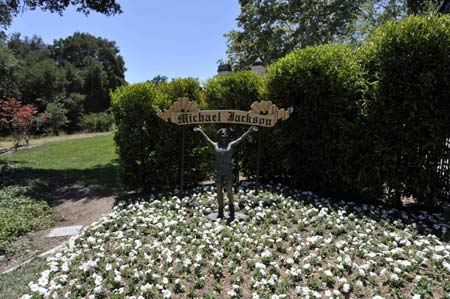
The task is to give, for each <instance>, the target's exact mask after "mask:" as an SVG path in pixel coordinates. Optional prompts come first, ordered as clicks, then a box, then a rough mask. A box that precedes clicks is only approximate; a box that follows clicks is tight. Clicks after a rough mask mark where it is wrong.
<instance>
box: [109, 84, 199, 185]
mask: <svg viewBox="0 0 450 299" xmlns="http://www.w3.org/2000/svg"><path fill="white" fill-rule="evenodd" d="M183 96H188V97H190V98H191V99H195V100H200V98H201V95H200V84H199V83H198V81H197V80H195V79H189V78H188V79H177V80H173V81H172V82H170V83H163V84H158V86H156V85H155V84H152V83H139V84H133V85H129V86H124V87H120V88H118V89H117V90H116V91H114V92H113V93H112V94H111V97H112V110H113V113H114V117H115V122H116V126H117V132H116V134H115V137H114V140H115V142H116V146H117V153H118V155H119V173H120V178H121V182H122V184H123V185H124V187H125V188H128V189H143V190H144V191H149V190H152V189H161V188H164V187H174V186H178V185H179V182H180V181H179V180H180V161H181V133H182V130H183V128H182V127H178V126H176V125H174V124H171V123H166V122H164V121H163V120H161V119H160V118H158V117H157V115H156V113H155V111H154V109H153V106H157V107H159V108H161V109H163V108H168V107H169V106H170V105H171V104H172V102H173V101H174V100H176V98H178V97H183ZM185 134H186V144H185V168H184V169H185V183H186V184H194V183H197V182H198V181H199V180H201V179H204V178H205V176H206V174H205V172H204V170H203V169H205V168H204V167H202V162H203V161H205V159H204V158H202V155H203V154H204V152H205V151H204V150H202V147H201V146H199V145H198V142H197V141H198V139H197V138H195V137H197V136H195V137H194V132H192V130H191V128H189V127H188V128H185Z"/></svg>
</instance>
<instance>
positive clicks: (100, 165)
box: [0, 133, 118, 192]
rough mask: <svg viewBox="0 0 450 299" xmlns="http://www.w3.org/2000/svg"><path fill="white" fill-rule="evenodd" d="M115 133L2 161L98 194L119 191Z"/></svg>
mask: <svg viewBox="0 0 450 299" xmlns="http://www.w3.org/2000/svg"><path fill="white" fill-rule="evenodd" d="M115 158H116V154H115V146H114V141H113V134H111V133H110V134H106V135H105V134H102V135H99V136H96V137H92V138H85V139H77V140H66V141H61V142H56V143H50V144H45V145H42V146H39V147H36V148H32V149H29V150H23V151H18V152H15V153H11V154H6V155H2V156H0V161H2V160H3V161H4V162H8V163H10V164H12V165H14V167H16V168H18V170H17V171H18V172H20V170H22V172H30V173H32V174H33V175H35V176H40V177H61V178H65V179H67V180H68V181H70V182H72V183H77V184H80V185H84V186H88V187H92V188H94V189H96V190H97V191H102V192H112V191H115V190H117V187H118V181H117V172H116V168H115V166H114V163H113V160H114V159H115Z"/></svg>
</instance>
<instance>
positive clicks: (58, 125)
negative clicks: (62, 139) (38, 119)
mask: <svg viewBox="0 0 450 299" xmlns="http://www.w3.org/2000/svg"><path fill="white" fill-rule="evenodd" d="M45 113H46V114H47V117H48V120H47V123H48V126H49V127H50V129H51V131H52V132H53V134H54V135H56V136H58V135H59V130H61V129H62V128H63V127H65V126H66V125H67V123H68V122H69V121H68V119H67V116H66V114H67V109H66V108H64V105H63V104H61V103H58V102H54V103H48V105H47V108H46V109H45Z"/></svg>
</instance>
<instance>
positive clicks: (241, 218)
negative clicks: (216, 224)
mask: <svg viewBox="0 0 450 299" xmlns="http://www.w3.org/2000/svg"><path fill="white" fill-rule="evenodd" d="M224 214H225V216H224V218H223V219H225V220H227V219H228V217H229V215H230V214H229V213H228V212H225V213H224ZM218 216H219V213H211V214H208V215H207V216H206V218H208V219H209V220H211V221H216V220H217V219H219V218H218ZM247 218H248V216H247V215H245V214H242V213H239V212H236V213H234V219H235V220H237V221H245V220H247Z"/></svg>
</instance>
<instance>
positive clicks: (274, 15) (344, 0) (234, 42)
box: [225, 0, 364, 69]
mask: <svg viewBox="0 0 450 299" xmlns="http://www.w3.org/2000/svg"><path fill="white" fill-rule="evenodd" d="M363 1H364V0H350V1H348V0H330V1H317V0H306V1H305V0H292V1H284V0H240V4H241V13H240V15H239V16H238V18H237V21H238V27H239V28H240V30H232V31H231V32H229V33H227V34H226V35H225V36H226V37H228V50H227V53H228V58H229V60H230V62H231V63H232V64H234V65H235V66H236V67H237V68H239V69H243V68H245V67H248V66H250V65H251V64H252V63H253V62H254V61H255V60H256V59H257V58H258V57H259V58H261V59H262V60H263V62H265V63H271V62H273V61H275V60H277V59H278V58H280V57H283V56H284V55H286V54H287V53H289V52H291V51H293V50H295V49H300V48H304V47H306V46H312V45H320V44H325V43H329V42H332V41H334V40H337V39H338V38H339V37H341V36H343V35H345V34H346V33H347V29H348V27H349V25H350V24H351V23H352V21H353V20H354V19H355V18H356V16H357V15H358V12H359V6H360V4H361V3H362V2H363Z"/></svg>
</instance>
